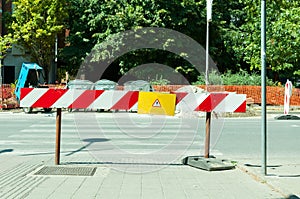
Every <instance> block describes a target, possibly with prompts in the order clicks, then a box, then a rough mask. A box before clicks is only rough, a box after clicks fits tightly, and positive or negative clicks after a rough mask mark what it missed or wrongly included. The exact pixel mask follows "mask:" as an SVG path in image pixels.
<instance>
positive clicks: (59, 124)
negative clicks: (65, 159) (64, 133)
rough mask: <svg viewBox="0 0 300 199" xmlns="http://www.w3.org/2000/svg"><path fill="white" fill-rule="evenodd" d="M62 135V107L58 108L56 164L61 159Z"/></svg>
mask: <svg viewBox="0 0 300 199" xmlns="http://www.w3.org/2000/svg"><path fill="white" fill-rule="evenodd" d="M60 137H61V108H57V110H56V144H55V164H56V165H59V160H60Z"/></svg>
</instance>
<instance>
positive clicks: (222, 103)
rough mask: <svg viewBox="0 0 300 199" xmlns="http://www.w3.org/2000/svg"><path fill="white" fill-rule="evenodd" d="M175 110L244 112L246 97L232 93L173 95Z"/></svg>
mask: <svg viewBox="0 0 300 199" xmlns="http://www.w3.org/2000/svg"><path fill="white" fill-rule="evenodd" d="M175 94H176V95H177V97H176V104H177V105H176V110H181V111H204V112H212V111H215V112H232V113H233V112H246V95H245V94H236V93H233V92H215V93H175Z"/></svg>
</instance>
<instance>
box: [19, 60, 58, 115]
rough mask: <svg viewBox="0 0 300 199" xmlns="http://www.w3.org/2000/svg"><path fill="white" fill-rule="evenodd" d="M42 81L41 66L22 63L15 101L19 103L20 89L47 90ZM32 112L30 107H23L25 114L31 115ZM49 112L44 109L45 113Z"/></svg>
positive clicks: (47, 109)
mask: <svg viewBox="0 0 300 199" xmlns="http://www.w3.org/2000/svg"><path fill="white" fill-rule="evenodd" d="M44 80H45V78H44V71H43V68H42V67H41V66H39V65H38V64H37V63H30V62H24V63H23V64H22V68H21V71H20V74H19V78H18V81H17V85H16V89H15V95H16V98H17V101H18V102H19V103H20V95H21V88H45V87H47V88H48V86H47V85H46V84H45V83H44ZM32 110H33V108H31V107H23V111H24V112H25V113H31V112H32ZM51 110H52V109H51V108H44V111H45V112H50V111H51Z"/></svg>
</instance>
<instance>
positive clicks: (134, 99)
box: [20, 88, 246, 170]
mask: <svg viewBox="0 0 300 199" xmlns="http://www.w3.org/2000/svg"><path fill="white" fill-rule="evenodd" d="M140 92H141V93H142V95H144V98H143V97H140V98H139V94H140ZM149 93H151V96H152V98H151V100H150V106H151V107H150V109H153V108H154V109H156V108H158V109H159V110H160V111H159V114H161V108H162V106H166V107H168V109H169V110H168V112H169V113H171V114H168V115H173V114H172V111H173V112H174V111H175V107H174V106H172V107H169V106H168V105H167V103H168V102H167V101H168V100H170V103H174V102H175V104H176V108H177V109H183V110H188V111H202V112H206V138H205V150H204V158H209V145H210V125H211V124H210V123H211V113H212V112H246V95H244V94H236V93H230V92H214V93H208V92H204V93H184V92H176V93H174V94H175V95H176V100H175V95H174V94H165V95H166V96H168V97H170V98H168V100H167V101H166V102H165V101H164V103H162V102H163V101H162V99H163V98H161V96H160V98H159V95H163V94H162V93H161V94H159V93H157V95H155V94H153V92H149ZM142 95H141V96H142ZM164 97H165V96H164ZM148 98H149V99H150V97H149V96H148V94H147V92H144V91H126V90H125V91H120V90H82V89H79V90H78V89H47V88H22V89H21V96H20V106H21V107H32V108H35V107H43V108H56V109H57V116H56V153H55V155H56V158H55V163H56V164H59V154H60V134H61V133H60V131H61V108H71V109H89V108H91V109H111V110H126V111H129V110H133V109H136V108H137V107H138V106H139V105H138V103H139V104H140V106H141V107H143V106H144V104H143V103H148V104H149V102H148V101H147V100H145V99H148ZM173 105H174V104H173ZM141 112H142V113H151V114H155V112H151V110H150V111H146V112H143V111H141ZM164 112H165V111H164ZM198 160H199V157H191V158H186V159H185V160H184V161H183V162H184V164H191V166H195V165H198V164H201V165H202V162H200V161H198ZM205 161H206V160H205ZM206 162H211V160H210V161H206ZM216 164H219V163H216V162H215V165H216ZM220 164H221V165H220V166H217V167H216V168H215V170H218V169H221V168H225V167H224V161H221V162H220ZM196 167H198V166H196ZM201 167H202V166H199V168H201ZM204 167H205V168H204V169H207V167H206V166H204ZM228 168H231V166H229V167H228ZM209 169H210V168H208V169H207V170H209Z"/></svg>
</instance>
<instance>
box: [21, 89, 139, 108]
mask: <svg viewBox="0 0 300 199" xmlns="http://www.w3.org/2000/svg"><path fill="white" fill-rule="evenodd" d="M138 94H139V92H138V91H113V90H79V89H48V88H22V89H21V96H20V106H21V107H32V108H37V107H43V108H71V109H88V108H91V109H93V108H97V109H111V110H136V109H137V102H138Z"/></svg>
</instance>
